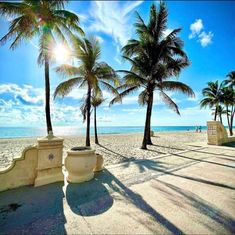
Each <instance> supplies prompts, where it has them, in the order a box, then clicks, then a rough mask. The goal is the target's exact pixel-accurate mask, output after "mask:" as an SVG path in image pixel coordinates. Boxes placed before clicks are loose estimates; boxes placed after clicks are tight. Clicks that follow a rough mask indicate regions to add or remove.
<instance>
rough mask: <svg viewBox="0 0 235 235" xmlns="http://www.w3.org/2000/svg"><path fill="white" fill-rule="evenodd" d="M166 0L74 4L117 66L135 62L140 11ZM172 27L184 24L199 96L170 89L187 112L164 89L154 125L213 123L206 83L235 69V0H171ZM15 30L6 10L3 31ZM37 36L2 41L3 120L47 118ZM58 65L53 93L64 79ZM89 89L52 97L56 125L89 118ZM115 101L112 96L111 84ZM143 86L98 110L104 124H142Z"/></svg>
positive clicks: (188, 77) (23, 122) (20, 122)
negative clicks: (203, 105)
mask: <svg viewBox="0 0 235 235" xmlns="http://www.w3.org/2000/svg"><path fill="white" fill-rule="evenodd" d="M153 2H154V3H155V4H156V5H157V6H158V4H159V3H158V1H147V2H144V1H125V2H124V1H121V2H118V1H113V2H108V1H100V2H96V1H91V2H89V1H83V2H82V1H81V2H80V1H71V2H70V3H69V4H68V5H67V9H69V10H72V11H73V12H76V13H77V14H78V15H79V16H80V19H81V27H82V28H83V29H84V31H85V32H86V33H87V34H90V35H95V36H96V37H97V38H98V39H99V40H100V43H101V48H102V58H101V59H102V60H103V61H105V62H107V63H109V64H110V65H111V66H113V68H114V69H124V68H125V69H127V68H129V65H128V63H124V62H123V60H122V59H121V54H120V50H121V48H122V46H123V45H125V43H126V42H127V40H128V39H130V38H133V37H135V29H134V27H133V24H134V22H135V11H138V12H139V13H140V15H141V16H142V17H143V19H144V20H147V19H148V15H149V8H150V5H151V4H152V3H153ZM166 3H167V6H168V10H169V18H168V29H167V31H166V33H168V32H170V31H171V30H172V29H174V28H178V27H180V28H182V32H181V33H180V37H181V38H182V39H183V41H184V42H185V47H184V48H185V51H186V52H187V54H188V57H189V59H190V61H191V65H190V66H189V67H188V68H187V69H185V70H184V71H183V72H182V73H181V75H180V76H179V78H178V79H179V80H180V81H182V82H185V83H187V84H188V85H190V86H191V87H192V88H193V90H194V91H195V94H196V97H195V98H193V99H192V98H188V97H186V96H184V95H180V94H176V93H171V92H170V93H169V95H170V96H171V97H172V98H173V99H174V100H175V101H176V102H177V104H178V105H179V108H180V112H181V116H178V115H177V114H175V113H174V112H173V111H171V110H170V109H169V108H168V107H167V106H165V105H164V104H163V103H162V101H161V100H160V98H159V97H158V94H155V103H154V109H153V115H152V125H159V126H161V125H173V126H175V125H205V124H206V121H207V120H209V119H211V111H210V110H207V109H205V110H200V107H199V101H200V99H201V98H202V97H201V90H202V88H203V87H204V86H205V85H206V83H207V82H208V81H216V80H223V79H224V78H225V75H226V74H228V73H229V72H230V71H232V70H234V69H235V59H234V55H235V29H234V25H235V17H234V12H235V2H232V1H230V2H229V1H208V2H207V1H192V2H190V1H167V2H166ZM7 30H8V21H7V19H3V18H0V37H2V36H4V35H5V34H6V33H7ZM37 43H38V42H37V40H36V39H34V40H32V41H30V42H29V41H27V42H24V43H22V44H21V45H20V46H19V47H18V48H16V49H15V50H14V51H11V50H9V49H8V48H9V45H10V44H9V43H7V44H5V45H3V46H0V61H1V63H0V110H1V113H0V126H38V125H40V126H44V125H45V116H44V72H43V67H39V66H38V65H37V56H38V49H37ZM55 67H56V64H52V65H51V88H52V93H53V90H54V89H55V87H56V86H57V85H58V84H59V82H60V81H62V79H61V78H60V77H59V76H58V75H57V74H56V73H55V72H54V71H53V69H54V68H55ZM84 94H85V90H73V91H72V92H71V93H70V94H69V95H68V97H67V98H65V99H63V100H62V99H59V100H56V101H54V102H52V121H53V124H54V125H57V126H58V125H76V126H83V125H84V124H83V123H82V117H81V114H80V109H79V105H80V100H81V98H82V97H83V95H84ZM104 95H105V97H106V98H107V101H108V100H109V99H110V98H111V96H110V95H109V94H108V93H107V92H105V91H104ZM137 99H138V93H134V94H132V95H131V96H129V97H127V98H125V99H124V100H123V103H122V104H116V105H114V106H112V107H108V102H106V103H104V105H103V106H101V107H100V108H99V110H98V123H99V125H100V126H115V125H120V126H126V125H127V126H128V125H132V126H142V125H144V120H145V107H140V106H139V105H138V103H137Z"/></svg>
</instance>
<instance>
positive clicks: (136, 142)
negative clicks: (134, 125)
mask: <svg viewBox="0 0 235 235" xmlns="http://www.w3.org/2000/svg"><path fill="white" fill-rule="evenodd" d="M142 138H143V134H141V133H138V134H135V133H132V134H115V135H114V134H113V135H100V136H99V142H100V146H99V145H95V144H94V138H93V137H92V138H91V144H92V147H94V148H96V152H97V153H100V154H102V155H103V156H104V162H105V165H112V164H116V163H120V162H124V161H131V160H134V159H145V158H151V157H155V156H157V155H160V154H164V153H174V152H177V151H181V150H186V149H188V148H189V146H187V145H186V143H196V142H206V141H207V136H206V132H205V131H203V132H202V133H195V132H190V131H188V132H183V131H182V132H181V131H178V132H158V133H156V136H155V137H152V141H153V144H154V145H153V146H149V147H148V148H149V150H147V151H146V150H142V149H140V146H141V143H142ZM64 139H65V142H64V146H65V148H64V150H65V151H64V157H65V156H66V150H67V149H70V148H71V147H75V146H82V145H84V144H85V137H81V136H76V137H75V136H65V137H64ZM35 144H37V141H36V138H14V139H0V170H1V169H3V168H5V167H8V166H9V165H10V164H11V161H12V159H13V158H18V157H20V156H21V152H22V150H23V149H24V148H25V147H27V146H29V145H35Z"/></svg>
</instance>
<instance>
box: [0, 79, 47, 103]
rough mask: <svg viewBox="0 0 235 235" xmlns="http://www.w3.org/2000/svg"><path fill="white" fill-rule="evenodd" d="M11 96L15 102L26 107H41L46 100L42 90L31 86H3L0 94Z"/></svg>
mask: <svg viewBox="0 0 235 235" xmlns="http://www.w3.org/2000/svg"><path fill="white" fill-rule="evenodd" d="M6 93H8V94H11V95H13V96H14V98H15V101H17V102H18V103H23V104H25V105H40V104H42V103H43V100H44V93H43V90H42V89H37V88H36V89H35V88H33V87H32V86H30V85H23V86H22V87H20V86H18V85H16V84H12V83H9V84H1V85H0V94H6Z"/></svg>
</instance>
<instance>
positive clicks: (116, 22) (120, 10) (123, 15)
mask: <svg viewBox="0 0 235 235" xmlns="http://www.w3.org/2000/svg"><path fill="white" fill-rule="evenodd" d="M142 2H143V1H128V2H125V3H123V2H118V1H93V2H91V10H90V17H91V20H90V23H89V26H88V27H87V28H88V31H91V32H102V33H105V34H107V35H109V36H111V37H112V38H113V39H114V41H115V43H116V44H117V46H116V51H117V54H116V56H115V58H114V59H115V60H116V61H117V62H118V63H119V64H120V63H121V61H120V59H119V57H118V54H119V52H120V47H121V46H124V45H125V44H126V43H127V41H128V40H129V39H130V38H131V37H132V34H133V27H132V24H131V23H130V14H129V13H130V12H132V11H133V10H134V9H135V8H136V7H138V6H139V5H140V4H141V3H142Z"/></svg>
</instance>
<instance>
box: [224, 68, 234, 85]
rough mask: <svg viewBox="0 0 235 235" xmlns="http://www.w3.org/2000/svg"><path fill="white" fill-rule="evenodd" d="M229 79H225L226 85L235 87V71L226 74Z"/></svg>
mask: <svg viewBox="0 0 235 235" xmlns="http://www.w3.org/2000/svg"><path fill="white" fill-rule="evenodd" d="M226 77H227V78H228V79H227V80H225V85H228V86H231V87H232V88H235V71H232V72H230V73H229V74H227V76H226Z"/></svg>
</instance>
